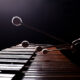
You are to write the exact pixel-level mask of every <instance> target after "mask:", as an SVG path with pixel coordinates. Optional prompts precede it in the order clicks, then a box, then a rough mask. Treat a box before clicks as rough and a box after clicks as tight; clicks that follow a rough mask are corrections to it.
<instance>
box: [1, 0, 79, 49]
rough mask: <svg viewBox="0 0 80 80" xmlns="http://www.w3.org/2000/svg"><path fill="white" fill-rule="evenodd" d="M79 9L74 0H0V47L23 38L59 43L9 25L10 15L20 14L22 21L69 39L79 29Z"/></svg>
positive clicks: (71, 39) (7, 45) (31, 31)
mask: <svg viewBox="0 0 80 80" xmlns="http://www.w3.org/2000/svg"><path fill="white" fill-rule="evenodd" d="M79 10H80V9H79V2H78V1H77V0H0V49H3V48H6V47H10V46H12V45H16V44H18V43H20V42H21V41H23V40H28V41H29V42H32V43H50V44H59V43H60V42H59V41H56V40H54V39H51V38H49V37H47V36H45V35H42V34H40V33H38V32H35V31H33V30H30V29H27V28H25V27H23V26H20V27H16V26H14V25H12V23H11V19H12V17H13V16H20V17H21V18H22V20H23V22H24V23H25V24H28V25H30V26H33V27H36V28H38V29H41V30H43V31H45V32H48V33H50V34H52V35H55V36H56V37H59V38H61V39H63V40H65V41H67V42H69V43H71V42H72V41H73V40H74V39H76V38H78V37H79V33H80V32H79V26H80V22H79V21H80V16H79V15H80V12H79ZM62 44H63V43H62Z"/></svg>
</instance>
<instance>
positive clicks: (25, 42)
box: [21, 40, 29, 48]
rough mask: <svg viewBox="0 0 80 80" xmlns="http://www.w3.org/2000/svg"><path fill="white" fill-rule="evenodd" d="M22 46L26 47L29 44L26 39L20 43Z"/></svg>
mask: <svg viewBox="0 0 80 80" xmlns="http://www.w3.org/2000/svg"><path fill="white" fill-rule="evenodd" d="M21 44H22V46H23V47H24V48H25V47H28V46H29V42H28V41H26V40H25V41H23V42H22V43H21Z"/></svg>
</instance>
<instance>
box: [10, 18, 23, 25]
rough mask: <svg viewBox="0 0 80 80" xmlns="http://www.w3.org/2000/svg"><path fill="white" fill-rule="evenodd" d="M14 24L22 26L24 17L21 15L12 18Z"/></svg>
mask: <svg viewBox="0 0 80 80" xmlns="http://www.w3.org/2000/svg"><path fill="white" fill-rule="evenodd" d="M11 22H12V24H13V25H15V26H21V25H22V23H23V22H22V19H21V18H20V17H19V16H14V17H13V18H12V20H11Z"/></svg>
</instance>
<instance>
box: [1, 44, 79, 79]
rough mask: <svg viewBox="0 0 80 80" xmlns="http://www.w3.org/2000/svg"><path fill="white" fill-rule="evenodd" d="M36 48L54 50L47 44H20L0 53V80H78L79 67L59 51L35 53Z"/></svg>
mask: <svg viewBox="0 0 80 80" xmlns="http://www.w3.org/2000/svg"><path fill="white" fill-rule="evenodd" d="M36 46H42V47H47V49H48V50H52V49H56V47H55V46H52V45H48V44H31V45H29V46H28V47H27V48H23V47H22V46H21V44H19V45H16V46H12V47H11V48H6V49H4V50H2V51H0V80H80V67H79V66H77V65H76V64H73V63H72V62H71V61H70V60H69V59H68V58H67V57H66V56H64V55H63V54H62V53H61V52H60V51H51V52H48V53H47V54H42V52H37V53H35V49H36Z"/></svg>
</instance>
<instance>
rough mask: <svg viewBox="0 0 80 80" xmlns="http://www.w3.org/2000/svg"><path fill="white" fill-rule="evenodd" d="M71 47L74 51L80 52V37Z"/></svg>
mask: <svg viewBox="0 0 80 80" xmlns="http://www.w3.org/2000/svg"><path fill="white" fill-rule="evenodd" d="M71 49H72V52H73V53H75V52H80V38H79V39H76V40H74V41H73V42H72V45H71Z"/></svg>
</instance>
